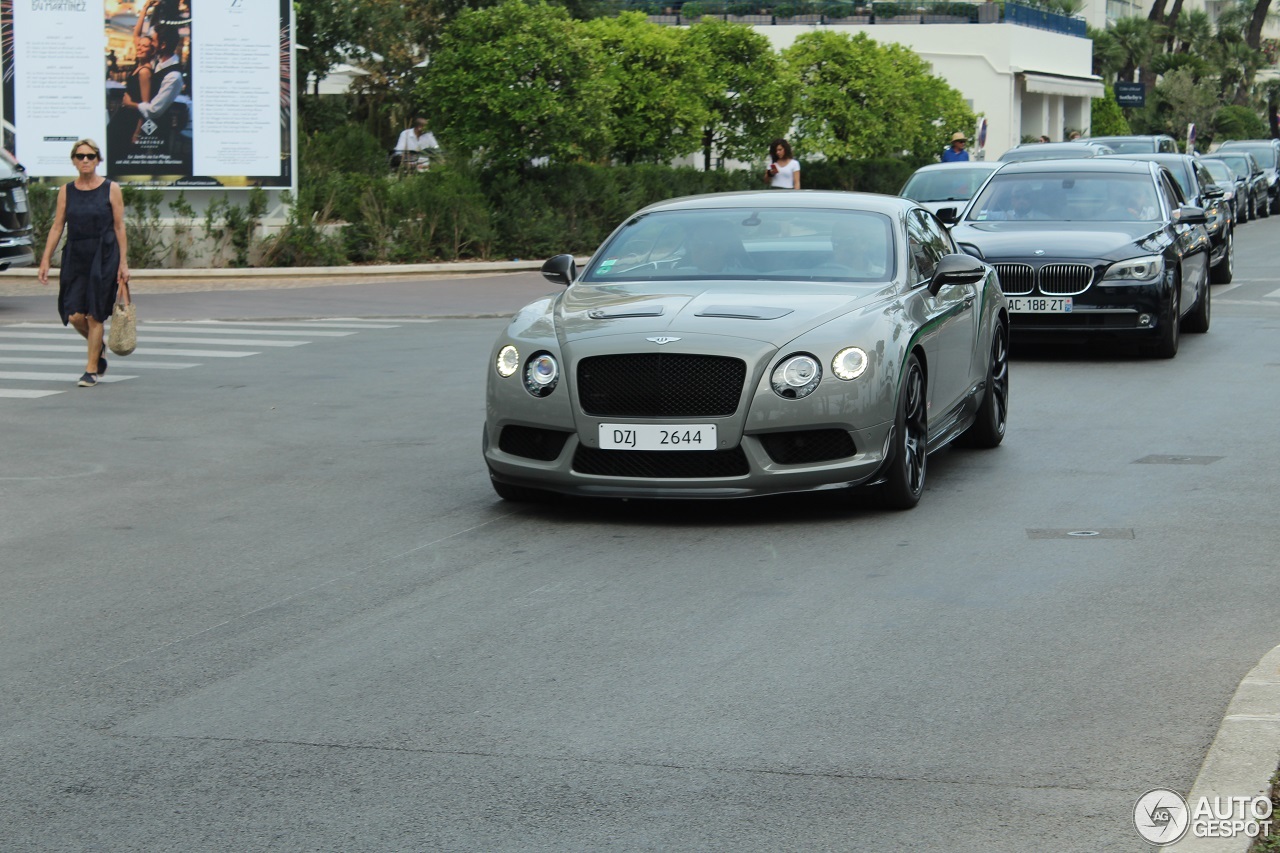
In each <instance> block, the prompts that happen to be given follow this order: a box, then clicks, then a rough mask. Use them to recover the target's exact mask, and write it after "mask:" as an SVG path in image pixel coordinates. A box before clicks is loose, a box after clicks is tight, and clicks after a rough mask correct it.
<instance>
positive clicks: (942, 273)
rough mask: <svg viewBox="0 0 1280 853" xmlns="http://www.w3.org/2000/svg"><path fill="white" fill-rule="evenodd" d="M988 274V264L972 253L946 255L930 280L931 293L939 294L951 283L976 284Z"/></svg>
mask: <svg viewBox="0 0 1280 853" xmlns="http://www.w3.org/2000/svg"><path fill="white" fill-rule="evenodd" d="M986 274H987V265H986V264H984V263H983V262H982V261H980V260H978V259H977V258H975V257H972V256H970V255H944V256H943V258H942V260H940V261H938V268H937V269H935V270H934V271H933V278H932V279H931V280H930V281H929V293H930V294H931V295H933V296H937V295H938V291H940V290H942V288H943V287H946V286H947V285H949V284H974V283H975V282H979V281H982V277H983V276H984V275H986Z"/></svg>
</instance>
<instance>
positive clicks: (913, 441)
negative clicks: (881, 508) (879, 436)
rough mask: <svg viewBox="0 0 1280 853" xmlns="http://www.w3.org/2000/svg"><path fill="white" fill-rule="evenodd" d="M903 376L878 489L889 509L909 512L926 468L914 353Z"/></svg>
mask: <svg viewBox="0 0 1280 853" xmlns="http://www.w3.org/2000/svg"><path fill="white" fill-rule="evenodd" d="M902 375H903V379H902V390H901V391H900V392H899V393H898V417H897V420H896V421H895V422H894V426H893V452H892V457H891V458H890V460H889V474H888V477H887V478H886V479H885V482H884V484H883V485H882V486H881V487H880V496H881V500H882V502H883V503H884V505H885V506H887V507H889V508H890V509H911V508H912V507H914V506H915V505H916V504H918V503H920V496H921V495H922V494H923V493H924V478H925V474H926V472H927V469H928V466H929V428H928V413H927V410H926V406H927V403H926V396H925V378H924V368H922V367H921V366H920V360H919V359H918V358H916V356H915V353H912V354H911V355H910V356H908V357H907V363H906V365H905V366H904V367H903V372H902Z"/></svg>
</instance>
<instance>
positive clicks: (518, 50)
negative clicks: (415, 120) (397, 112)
mask: <svg viewBox="0 0 1280 853" xmlns="http://www.w3.org/2000/svg"><path fill="white" fill-rule="evenodd" d="M614 86H615V84H614V82H613V81H612V80H611V78H610V77H608V76H607V75H606V74H605V61H604V57H603V54H602V51H601V48H600V45H599V43H598V41H597V40H596V39H594V38H592V37H591V36H590V35H588V34H587V33H586V32H584V30H583V25H582V24H581V23H579V22H577V21H574V20H572V19H571V18H570V17H569V15H568V14H567V13H566V12H565V11H564V9H562V8H557V7H553V6H549V5H547V4H546V3H545V2H538V3H536V4H526V3H522V2H519V0H508V2H505V3H503V4H502V5H501V6H494V7H491V8H488V9H470V10H465V11H463V12H462V13H461V14H459V15H458V17H457V18H456V19H454V21H453V22H452V23H450V24H449V25H448V26H447V27H446V28H445V29H444V31H443V32H442V33H441V34H440V39H439V47H438V48H437V50H436V51H435V52H434V53H433V54H432V57H431V65H430V68H429V71H428V73H427V74H426V76H425V77H424V79H423V80H422V81H421V83H420V84H419V85H418V87H417V90H416V91H417V95H418V97H419V98H420V99H421V100H422V101H423V102H424V103H427V104H429V105H430V107H431V110H432V113H433V115H435V117H436V119H437V126H438V127H439V128H440V131H441V137H442V139H443V140H444V141H445V142H446V144H447V145H448V146H449V147H451V148H456V149H460V150H463V151H469V152H482V153H483V155H484V157H485V159H487V160H489V161H491V162H501V161H505V162H508V163H517V164H518V163H521V162H527V161H529V160H532V159H537V158H543V157H545V158H547V159H548V160H550V161H551V162H567V161H572V160H576V159H581V158H586V159H595V158H599V157H601V156H603V155H604V154H606V153H607V152H608V150H609V147H610V144H611V142H612V137H611V125H612V123H611V122H609V121H603V120H602V117H604V116H607V115H609V112H610V110H611V109H612V106H611V105H612V103H613V96H614Z"/></svg>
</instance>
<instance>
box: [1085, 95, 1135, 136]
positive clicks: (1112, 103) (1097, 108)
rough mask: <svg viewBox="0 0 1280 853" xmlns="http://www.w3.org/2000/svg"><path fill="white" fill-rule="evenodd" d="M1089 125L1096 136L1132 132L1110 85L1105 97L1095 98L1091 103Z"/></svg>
mask: <svg viewBox="0 0 1280 853" xmlns="http://www.w3.org/2000/svg"><path fill="white" fill-rule="evenodd" d="M1089 125H1090V127H1091V128H1092V130H1091V133H1092V134H1093V135H1094V136H1125V135H1127V134H1129V133H1131V132H1132V131H1131V130H1130V128H1129V122H1128V121H1127V120H1126V119H1125V117H1124V111H1123V110H1121V109H1120V105H1119V104H1118V103H1116V93H1115V92H1114V91H1112V89H1111V87H1110V86H1108V87H1107V93H1106V96H1105V97H1102V98H1094V99H1093V101H1092V103H1091V104H1090V119H1089Z"/></svg>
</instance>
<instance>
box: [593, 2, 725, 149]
mask: <svg viewBox="0 0 1280 853" xmlns="http://www.w3.org/2000/svg"><path fill="white" fill-rule="evenodd" d="M585 32H586V34H587V35H588V36H590V37H591V38H594V39H595V41H596V43H597V44H598V45H599V46H600V48H601V49H602V54H603V56H604V62H605V65H604V71H603V73H604V76H605V78H606V80H607V82H608V85H609V90H610V91H611V92H613V100H612V103H611V104H610V108H609V111H608V113H607V115H608V118H609V123H610V125H611V128H610V130H611V135H612V137H613V154H614V156H615V157H617V159H619V160H621V161H622V162H623V163H661V162H669V161H671V160H673V159H675V158H677V157H682V156H684V155H686V154H692V153H693V152H694V151H697V150H698V148H699V147H700V146H701V144H702V127H703V125H704V123H705V122H706V121H707V118H708V116H709V112H708V109H707V104H706V102H705V99H704V98H703V97H702V94H703V92H704V90H705V88H706V85H707V84H706V72H705V70H704V66H703V64H702V63H701V62H700V61H699V58H698V55H697V53H696V51H695V50H694V48H693V46H692V45H691V44H690V43H689V41H688V35H687V34H686V31H685V30H682V29H680V28H678V27H660V26H655V25H653V24H651V23H649V21H648V19H647V18H646V17H645V15H644V14H643V13H642V12H624V13H622V14H621V15H619V16H617V17H615V18H597V19H596V20H594V21H590V22H589V23H587V24H585Z"/></svg>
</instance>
